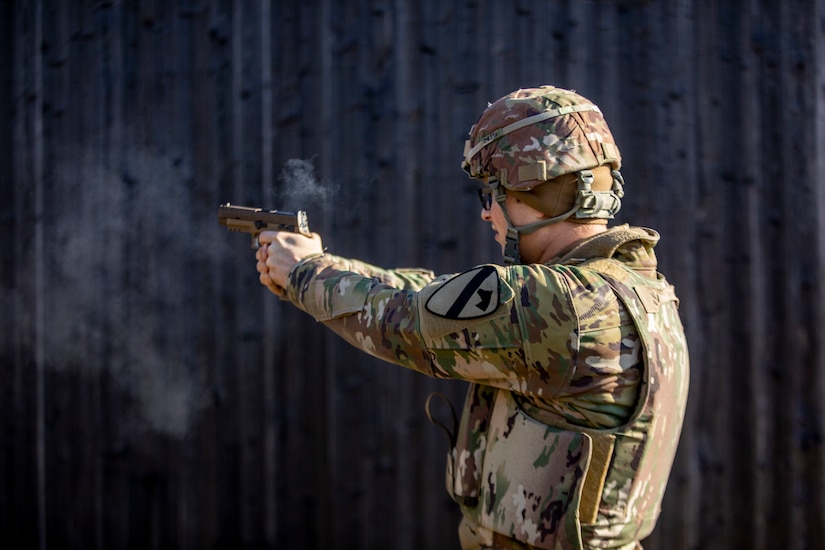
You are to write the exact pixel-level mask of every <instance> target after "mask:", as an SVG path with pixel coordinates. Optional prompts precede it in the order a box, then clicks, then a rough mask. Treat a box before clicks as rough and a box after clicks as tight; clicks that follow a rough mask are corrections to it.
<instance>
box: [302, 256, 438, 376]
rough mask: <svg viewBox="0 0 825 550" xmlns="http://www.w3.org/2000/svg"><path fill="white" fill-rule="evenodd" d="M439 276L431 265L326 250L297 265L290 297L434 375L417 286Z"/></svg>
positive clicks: (360, 343)
mask: <svg viewBox="0 0 825 550" xmlns="http://www.w3.org/2000/svg"><path fill="white" fill-rule="evenodd" d="M433 278H434V275H433V273H432V272H429V271H425V270H418V269H382V268H379V267H376V266H372V265H370V264H367V263H365V262H360V261H357V260H349V259H346V258H341V257H337V256H333V255H329V254H325V255H318V256H314V257H310V258H307V259H305V260H304V261H302V262H300V263H299V264H298V265H296V266H295V268H294V269H293V270H292V271H291V272H290V275H289V284H288V286H287V289H286V298H287V299H288V300H290V301H291V302H292V303H293V304H295V305H296V306H297V307H298V308H300V309H302V310H303V311H305V312H306V313H308V314H309V315H311V316H312V317H314V318H315V319H316V320H318V321H320V322H322V323H324V324H325V325H326V326H327V327H329V328H330V329H332V330H333V331H334V332H336V333H337V334H338V335H340V336H341V337H342V338H344V339H345V340H346V341H347V342H349V343H350V344H352V345H353V346H355V347H357V348H359V349H361V350H363V351H365V352H367V353H369V354H371V355H373V356H375V357H378V358H380V359H383V360H386V361H390V362H392V363H396V364H399V365H402V366H405V367H408V368H411V369H414V370H416V371H419V372H423V373H425V374H429V375H433V372H432V368H431V365H430V360H429V356H428V355H427V354H426V353H425V351H424V348H425V346H424V344H423V341H422V339H421V334H420V329H419V319H418V307H417V305H416V300H417V293H416V291H417V290H419V289H420V288H423V287H424V286H426V285H427V283H429V282H430V281H431V280H432V279H433Z"/></svg>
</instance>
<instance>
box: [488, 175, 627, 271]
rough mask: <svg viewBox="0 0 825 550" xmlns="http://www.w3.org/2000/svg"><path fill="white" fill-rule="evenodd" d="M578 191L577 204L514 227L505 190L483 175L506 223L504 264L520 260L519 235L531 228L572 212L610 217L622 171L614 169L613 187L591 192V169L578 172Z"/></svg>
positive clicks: (615, 207) (618, 200)
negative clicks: (552, 215)
mask: <svg viewBox="0 0 825 550" xmlns="http://www.w3.org/2000/svg"><path fill="white" fill-rule="evenodd" d="M578 179H579V184H578V192H577V196H576V203H575V204H574V205H573V207H572V208H571V209H570V210H568V211H567V212H564V213H563V214H560V215H558V216H554V217H552V218H545V219H543V220H538V221H535V222H533V223H528V224H527V225H522V226H518V227H516V226H514V225H513V222H512V221H511V220H510V214H509V213H508V212H507V206H506V204H505V203H506V201H507V192H506V191H505V190H504V187H503V186H502V185H501V184H500V182H499V181H498V180H496V181H492V182H491V181H489V179H488V177H486V176H485V178H484V184H485V185H486V186H487V187H488V188H489V189H490V191H491V192H492V194H493V198H494V199H495V201H496V202H497V203H498V204H499V207H500V208H501V212H502V214H504V220H505V221H506V222H507V234H506V236H505V244H504V262H505V263H506V264H507V265H515V264H518V263H521V256H520V254H519V236H521V235H529V234H530V233H533V232H534V231H536V230H538V229H541V228H542V227H547V226H548V225H553V224H554V223H558V222H560V221H563V220H566V219H567V218H569V217H570V216H572V215H574V214H575V215H576V216H577V217H579V218H607V219H611V218H613V215H614V214H615V213H616V212H618V210H619V208H620V207H621V204H622V203H621V197H622V195H624V192H623V189H622V187H623V184H624V181H623V180H622V177H621V174H620V173H619V171H618V170H613V189H611V190H610V191H606V192H601V191H592V189H591V185H592V183H593V173H592V172H591V171H590V170H582V171H580V172H579V173H578Z"/></svg>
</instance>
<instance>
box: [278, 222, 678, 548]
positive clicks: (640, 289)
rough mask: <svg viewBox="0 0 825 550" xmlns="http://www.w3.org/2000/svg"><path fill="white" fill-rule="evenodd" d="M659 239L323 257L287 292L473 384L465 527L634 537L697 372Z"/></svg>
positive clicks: (635, 236)
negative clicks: (508, 261) (495, 255)
mask: <svg viewBox="0 0 825 550" xmlns="http://www.w3.org/2000/svg"><path fill="white" fill-rule="evenodd" d="M657 241H658V235H657V234H656V233H655V232H654V231H652V230H648V229H641V228H633V227H628V226H619V227H616V228H613V229H610V230H608V231H606V232H605V233H602V234H600V235H597V236H596V237H593V238H590V239H588V240H586V241H584V242H582V243H580V244H578V246H576V248H575V249H573V250H572V251H570V252H569V253H567V254H566V255H565V256H564V257H563V258H558V259H556V260H554V261H553V262H551V263H548V264H547V265H514V266H507V267H502V266H497V265H483V266H478V267H476V268H474V269H472V270H470V271H468V272H465V273H463V274H459V275H452V276H442V277H438V278H436V277H434V275H433V274H432V273H430V272H426V271H421V270H385V269H380V268H377V267H374V266H371V265H368V264H365V263H363V262H359V261H355V260H349V259H344V258H340V257H336V256H333V255H329V254H325V255H321V256H315V257H311V258H307V259H305V260H304V261H302V262H301V263H300V264H299V265H297V266H296V268H295V269H293V271H292V272H291V274H290V284H289V287H288V289H287V293H288V298H289V299H290V300H291V301H292V302H293V303H295V305H297V306H298V307H300V308H301V309H303V310H304V311H306V312H307V313H309V314H310V315H312V316H313V317H315V318H316V319H317V320H319V321H321V322H323V323H324V324H326V325H327V326H328V327H329V328H331V329H332V330H334V331H335V332H336V333H338V334H339V335H341V336H342V337H343V338H344V339H346V340H347V341H348V342H350V343H351V344H352V345H354V346H356V347H357V348H359V349H362V350H363V351H366V352H367V353H370V354H371V355H374V356H376V357H379V358H381V359H384V360H386V361H389V362H392V363H396V364H399V365H402V366H405V367H408V368H411V369H414V370H416V371H418V372H421V373H424V374H427V375H429V376H434V377H437V378H455V379H461V380H467V381H469V382H471V383H472V384H471V386H470V390H469V393H468V397H467V401H466V403H465V406H464V413H463V415H462V420H461V423H460V427H459V430H458V434H457V441H456V445H455V447H454V448H453V450H452V452H451V454H450V457H449V459H448V467H447V483H448V491H449V492H450V494H451V496H452V497H453V498H454V499H455V500H456V501H458V502H459V503H460V504H461V507H462V511H463V512H464V515H465V518H466V523H467V525H465V526H463V528H464V529H468V528H469V529H470V530H473V529H474V528H475V527H476V526H477V527H480V528H481V529H483V530H490V531H493V532H495V533H498V534H499V535H498V536H497V537H494V538H495V540H494V541H493V542H491V543H490V544H491V545H490V546H487V547H498V548H530V547H536V548H550V549H555V548H564V549H568V548H634V547H635V546H636V541H638V540H640V539H642V538H644V537H645V536H647V535H648V534H649V533H650V531H651V530H652V528H653V526H654V524H655V521H656V518H657V515H658V513H659V506H660V502H661V498H662V494H663V492H664V488H665V484H666V481H667V477H668V474H669V471H670V466H671V463H672V459H673V455H674V453H675V449H676V443H677V440H678V435H679V431H680V426H681V422H682V417H683V412H684V406H685V399H686V393H687V383H688V378H687V377H688V369H687V350H686V345H685V340H684V335H683V331H682V328H681V324H680V321H679V316H678V313H677V310H676V305H677V304H676V296H675V294H674V292H673V287H672V286H670V285H669V284H667V282H666V281H665V280H664V279H663V278H662V277H661V276H660V275H657V273H656V259H655V255H654V252H653V247H654V246H655V244H656V242H657ZM468 547H469V546H468Z"/></svg>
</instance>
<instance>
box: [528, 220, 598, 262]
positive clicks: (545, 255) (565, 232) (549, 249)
mask: <svg viewBox="0 0 825 550" xmlns="http://www.w3.org/2000/svg"><path fill="white" fill-rule="evenodd" d="M606 230H607V226H606V225H601V224H582V223H573V222H568V221H562V222H558V223H555V224H553V225H548V226H547V227H543V228H541V229H539V230H538V231H536V232H535V233H532V234H530V235H523V236H522V237H521V239H520V241H519V250H520V252H521V258H522V261H523V262H525V263H541V264H543V263H548V262H549V261H550V260H552V259H553V258H556V257H558V256H560V255H562V254H564V253H566V252H568V251H570V250H571V249H573V248H574V247H575V246H576V243H578V242H579V241H582V240H584V239H587V238H589V237H592V236H594V235H598V234H599V233H603V232H604V231H606Z"/></svg>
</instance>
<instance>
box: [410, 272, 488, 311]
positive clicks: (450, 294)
mask: <svg viewBox="0 0 825 550" xmlns="http://www.w3.org/2000/svg"><path fill="white" fill-rule="evenodd" d="M499 285H500V281H499V277H498V270H497V269H496V268H495V267H493V266H489V265H486V266H481V267H477V268H475V269H471V270H470V271H465V272H464V273H461V274H459V275H456V276H455V277H453V278H452V279H449V280H448V281H446V282H445V283H444V284H442V285H441V287H440V288H439V289H438V290H436V291H435V292H434V293H433V295H432V296H430V298H429V299H428V300H427V303H426V304H425V307H426V308H427V311H429V312H430V313H433V314H435V315H438V316H440V317H446V318H447V319H475V318H476V317H484V316H485V315H489V314H490V313H493V312H494V311H495V310H496V309H497V308H498V301H499Z"/></svg>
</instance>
